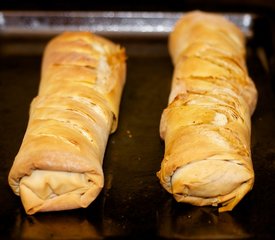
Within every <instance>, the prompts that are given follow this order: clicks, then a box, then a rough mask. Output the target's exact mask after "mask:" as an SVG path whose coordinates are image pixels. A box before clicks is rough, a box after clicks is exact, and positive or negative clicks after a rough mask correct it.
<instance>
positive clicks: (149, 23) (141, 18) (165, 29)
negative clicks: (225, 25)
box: [0, 11, 258, 38]
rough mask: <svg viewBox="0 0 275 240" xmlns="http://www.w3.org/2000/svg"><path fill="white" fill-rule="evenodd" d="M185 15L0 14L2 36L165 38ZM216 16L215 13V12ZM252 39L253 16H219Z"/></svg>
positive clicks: (109, 12)
mask: <svg viewBox="0 0 275 240" xmlns="http://www.w3.org/2000/svg"><path fill="white" fill-rule="evenodd" d="M186 13H187V12H159V11H155V12H154V11H146V12H145V11H141V12H137V11H0V36H1V35H2V36H3V35H25V36H26V35H52V34H58V33H60V32H62V31H91V32H94V33H98V34H101V35H105V36H141V37H154V36H157V37H167V36H168V34H169V33H170V32H171V30H172V29H173V26H174V24H175V22H176V21H177V20H178V19H179V17H180V16H182V15H184V14H186ZM215 13H217V12H215ZM219 14H221V15H223V16H224V17H226V18H228V19H229V20H231V21H232V22H233V23H235V24H236V25H237V26H238V27H240V29H241V30H242V31H243V33H244V35H245V36H246V37H247V38H251V37H252V36H253V29H252V25H253V21H254V20H255V19H256V18H257V17H258V15H257V14H255V13H240V12H219Z"/></svg>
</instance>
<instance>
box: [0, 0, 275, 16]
mask: <svg viewBox="0 0 275 240" xmlns="http://www.w3.org/2000/svg"><path fill="white" fill-rule="evenodd" d="M38 2H39V3H38ZM0 8H1V10H78V11H82V10H85V11H91V10H116V11H133V10H136V11H139V10H142V11H144V10H148V11H188V10H192V9H194V8H196V9H201V10H208V11H239V12H251V11H253V12H269V13H272V11H274V10H275V1H274V0H222V1H219V0H208V1H205V0H168V1H156V0H138V1H111V0H99V1H93V0H74V1H72V0H57V1H54V0H47V1H34V0H32V1H30V0H25V1H20V0H1V2H0Z"/></svg>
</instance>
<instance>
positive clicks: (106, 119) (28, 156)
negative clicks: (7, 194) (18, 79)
mask: <svg viewBox="0 0 275 240" xmlns="http://www.w3.org/2000/svg"><path fill="white" fill-rule="evenodd" d="M125 74H126V63H125V51H124V49H123V48H121V47H120V46H118V45H117V44H115V43H113V42H111V41H109V40H107V39H105V38H102V37H100V36H97V35H94V34H92V33H88V32H66V33H63V34H60V35H59V36H57V37H55V38H53V39H52V40H51V41H50V42H49V43H48V45H47V47H46V49H45V52H44V56H43V63H42V72H41V82H40V86H39V92H38V96H37V97H35V98H34V100H33V101H32V103H31V107H30V116H29V122H28V126H27V130H26V133H25V136H24V139H23V142H22V145H21V147H20V149H19V152H18V154H17V155H16V157H15V160H14V163H13V166H12V168H11V170H10V173H9V179H8V180H9V184H10V186H11V188H12V189H13V191H14V193H15V194H17V195H20V197H21V200H22V203H23V205H24V208H25V210H26V212H27V213H28V214H33V213H35V212H38V211H41V212H42V211H57V210H66V209H74V208H79V207H87V206H88V205H89V204H90V203H91V202H92V201H93V200H94V199H95V198H96V197H97V196H98V194H99V192H100V191H101V189H102V187H103V184H104V177H103V170H102V161H103V157H104V152H105V148H106V144H107V141H108V137H109V134H110V133H111V132H114V131H115V130H116V127H117V121H118V115H119V104H120V99H121V94H122V91H123V86H124V83H125Z"/></svg>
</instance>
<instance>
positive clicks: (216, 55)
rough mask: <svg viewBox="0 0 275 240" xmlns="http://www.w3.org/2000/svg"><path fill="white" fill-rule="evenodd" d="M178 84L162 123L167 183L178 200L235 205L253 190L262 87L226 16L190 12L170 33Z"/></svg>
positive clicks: (163, 175)
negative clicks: (253, 146) (255, 121)
mask: <svg viewBox="0 0 275 240" xmlns="http://www.w3.org/2000/svg"><path fill="white" fill-rule="evenodd" d="M169 51H170V55H171V58H172V60H173V63H174V74H173V80H172V87H171V92H170V96H169V103H168V106H167V108H166V109H165V110H164V111H163V113H162V117H161V122H160V135H161V138H162V139H163V140H164V142H165V153H164V158H163V160H162V163H161V169H160V171H159V172H158V173H157V176H158V177H159V179H160V182H161V184H162V185H163V187H164V188H165V189H166V190H167V191H168V192H170V193H171V194H173V196H174V198H175V199H176V200H177V201H178V202H186V203H190V204H193V205H198V206H204V205H213V206H218V207H219V211H229V210H232V209H233V208H234V206H235V205H236V204H237V203H238V202H239V201H240V200H241V199H242V198H243V196H244V195H245V194H246V193H247V192H248V191H249V190H251V188H252V186H253V183H254V171H253V166H252V161H251V151H250V133H251V126H250V125H251V122H250V121H251V115H252V113H253V111H254V109H255V106H256V102H257V91H256V88H255V86H254V83H253V82H252V80H251V79H250V78H249V76H248V72H247V68H246V64H245V37H244V36H243V33H242V32H241V31H240V30H239V29H238V28H237V26H235V25H234V24H233V23H231V22H229V21H228V20H226V19H225V18H224V17H223V16H220V15H217V14H211V13H204V12H200V11H193V12H190V13H187V14H185V15H184V16H183V17H182V18H181V19H179V20H178V22H177V23H176V25H175V27H174V29H173V31H172V32H171V34H170V36H169Z"/></svg>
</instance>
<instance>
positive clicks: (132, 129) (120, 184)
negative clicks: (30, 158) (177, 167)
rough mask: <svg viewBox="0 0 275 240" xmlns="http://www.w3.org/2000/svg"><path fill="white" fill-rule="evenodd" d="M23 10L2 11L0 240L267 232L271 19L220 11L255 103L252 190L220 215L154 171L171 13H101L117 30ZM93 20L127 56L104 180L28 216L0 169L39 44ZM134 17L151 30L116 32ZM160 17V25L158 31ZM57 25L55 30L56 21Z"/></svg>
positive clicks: (33, 84) (10, 150)
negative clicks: (62, 205) (231, 28)
mask: <svg viewBox="0 0 275 240" xmlns="http://www.w3.org/2000/svg"><path fill="white" fill-rule="evenodd" d="M24 14H25V15H24V16H23V17H24V18H22V16H20V14H19V13H16V12H8V13H0V30H1V32H0V136H1V137H0V156H1V165H0V173H1V174H0V206H1V207H0V219H1V223H0V239H105V238H117V239H121V238H127V239H128V238H131V239H155V238H158V239H267V238H269V239H272V238H273V237H275V228H274V225H275V221H274V216H275V210H274V203H275V193H274V187H275V177H274V176H275V141H274V140H275V128H274V123H275V109H274V108H275V99H274V91H273V84H272V81H273V80H274V79H273V78H274V76H273V73H272V72H274V71H273V70H272V61H271V60H272V58H273V57H274V55H273V53H274V52H273V50H272V49H273V45H272V44H273V43H274V42H273V41H274V40H272V27H274V26H272V24H270V21H269V19H266V18H265V16H259V15H252V14H233V13H226V14H225V15H226V16H227V17H230V18H231V19H233V21H235V22H236V24H238V25H239V26H240V27H242V29H243V31H244V32H245V34H246V36H247V38H248V43H247V64H248V69H249V72H250V75H251V77H252V78H253V80H254V81H255V83H256V86H257V89H258V91H259V101H258V106H257V109H256V112H255V113H254V115H253V118H252V156H253V163H254V168H255V174H256V182H255V185H254V188H253V190H252V191H251V192H250V193H248V194H247V195H246V196H245V198H244V199H243V200H242V201H241V202H240V203H239V205H237V206H236V208H235V209H234V210H233V211H232V212H226V213H218V212H217V209H216V208H212V207H194V206H190V205H187V204H180V203H176V202H175V201H174V200H173V198H172V196H171V195H169V194H168V193H167V192H165V190H164V189H163V188H162V187H161V186H160V184H159V181H158V179H157V177H156V175H155V174H156V172H157V171H158V170H159V167H160V162H161V159H162V156H163V150H164V144H163V142H162V141H161V140H160V138H159V132H158V128H159V120H160V116H161V112H162V110H163V108H165V106H166V104H167V98H168V94H169V90H170V82H171V76H172V72H173V67H172V64H171V60H170V57H169V55H168V52H167V34H168V33H169V31H170V30H171V27H172V24H173V23H174V21H175V20H176V19H177V17H179V14H178V13H173V14H171V13H150V14H151V15H150V14H148V13H143V17H142V16H141V15H140V14H142V13H129V12H128V13H126V15H127V14H128V15H127V16H128V20H127V17H126V15H124V17H123V13H109V14H111V15H109V16H111V17H112V18H113V19H115V20H116V21H118V22H117V25H116V26H117V28H116V29H110V28H108V29H107V28H106V26H109V25H110V22H108V21H109V20H110V19H111V18H110V19H109V20H108V19H107V17H106V15H104V14H103V15H100V13H96V14H97V15H93V13H82V14H83V15H81V14H80V13H77V14H80V16H79V17H78V18H77V17H76V18H75V19H74V17H73V14H72V13H66V14H67V15H66V16H67V18H66V19H65V18H64V17H62V16H64V13H59V12H55V13H54V16H55V19H56V20H54V18H52V15H51V14H48V15H47V14H46V13H39V12H35V13H34V12H30V13H24ZM74 14H75V13H74ZM105 14H106V13H105ZM112 14H113V15H112ZM119 14H120V16H118V15H119ZM121 14H122V15H121ZM146 14H147V15H146ZM21 15H22V13H21ZM47 16H48V17H47ZM74 16H75V15H74ZM146 16H147V18H146ZM156 16H159V17H158V18H157V17H156ZM87 17H88V18H87ZM96 17H101V21H98V22H97V21H96V20H92V21H94V24H95V25H96V24H98V25H102V23H104V24H107V25H106V26H105V28H104V27H102V28H99V29H97V30H94V31H96V32H97V33H99V34H102V35H105V36H107V37H109V38H110V39H112V40H114V41H116V42H118V43H120V44H121V45H123V46H125V47H126V51H127V55H128V60H127V64H128V69H127V72H128V73H127V82H126V85H125V89H124V92H123V97H122V102H121V108H120V117H119V127H118V130H117V131H116V133H114V134H113V135H111V136H110V139H109V142H108V146H107V150H106V155H105V159H104V173H105V187H104V189H103V191H102V192H101V194H100V195H99V197H98V198H97V199H96V200H95V201H94V202H93V203H92V204H91V205H90V206H89V207H88V208H87V209H77V210H72V211H62V212H50V213H38V214H35V215H34V216H27V215H26V214H25V212H24V210H23V208H22V205H21V202H20V198H19V197H17V196H15V195H14V194H13V193H12V191H11V189H10V188H9V186H8V183H7V176H8V172H9V169H10V167H11V165H12V162H13V159H14V156H15V155H16V153H17V151H18V149H19V146H20V144H21V141H22V138H23V134H24V132H25V129H26V124H27V120H28V110H29V104H30V102H31V99H32V98H33V97H34V96H35V95H36V93H37V89H38V85H39V77H40V66H41V57H42V53H43V49H44V47H45V44H46V43H47V41H48V40H49V39H50V38H51V37H52V36H53V35H54V34H56V33H58V32H59V31H63V30H68V29H70V30H80V29H81V30H82V29H83V26H85V27H84V29H85V30H92V22H89V21H88V22H87V19H88V20H89V19H91V18H95V19H96ZM57 19H59V20H57ZM62 19H63V20H62ZM64 19H65V20H64ZM81 19H82V20H81ZM83 19H84V20H83ZM85 19H86V20H85ZM106 19H107V20H106ZM113 19H112V21H113ZM118 19H120V20H118ZM123 19H126V20H123ZM154 19H155V20H154ZM240 19H241V20H240ZM244 19H246V21H243V20H244ZM33 20H35V21H33ZM122 20H123V21H122ZM138 20H139V21H140V23H142V24H141V26H139V27H140V29H143V28H142V25H144V26H147V25H148V26H151V30H150V31H151V32H150V31H143V33H142V32H140V31H141V30H137V29H134V28H132V30H133V29H134V30H133V31H130V30H129V29H131V28H128V32H127V31H126V30H125V32H122V31H123V30H122V29H123V28H121V29H120V27H123V26H122V25H123V23H125V22H128V23H129V24H130V25H131V24H132V25H133V26H134V25H135V22H136V21H138ZM239 20H240V21H239ZM60 21H61V22H60ZM62 21H63V22H62ZM85 21H86V25H85ZM90 21H91V20H90ZM112 21H111V22H112ZM19 22H21V23H20V24H19ZM34 22H35V24H34ZM164 22H165V23H166V24H167V25H166V28H164V26H163V27H162V28H161V24H163V23H164ZM30 23H31V25H30ZM41 23H44V25H43V26H42V25H41ZM245 23H246V25H245ZM51 24H52V25H51ZM79 24H80V25H79ZM104 24H103V25H104ZM146 24H147V25H146ZM58 25H59V28H55V27H54V26H58ZM95 25H94V26H93V27H95ZM130 25H129V26H130ZM30 26H32V27H31V28H30ZM60 26H61V27H60ZM81 26H82V27H81ZM154 27H156V28H154ZM100 29H101V30H100ZM106 29H107V30H106ZM124 29H125V28H124ZM51 30H52V31H51ZM120 32H122V34H120Z"/></svg>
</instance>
